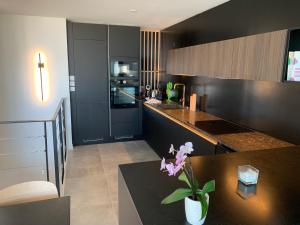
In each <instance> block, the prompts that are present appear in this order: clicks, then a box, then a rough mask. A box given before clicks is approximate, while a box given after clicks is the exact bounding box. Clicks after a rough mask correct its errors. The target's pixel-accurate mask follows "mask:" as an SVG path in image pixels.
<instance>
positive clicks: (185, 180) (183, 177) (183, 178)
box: [178, 172, 192, 188]
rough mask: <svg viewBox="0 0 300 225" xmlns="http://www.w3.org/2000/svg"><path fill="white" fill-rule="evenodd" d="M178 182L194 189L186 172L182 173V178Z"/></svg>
mask: <svg viewBox="0 0 300 225" xmlns="http://www.w3.org/2000/svg"><path fill="white" fill-rule="evenodd" d="M178 180H180V181H183V182H185V183H186V184H187V185H188V186H189V187H190V188H192V185H191V183H190V181H189V179H188V178H187V176H186V173H185V172H182V173H181V174H180V176H179V177H178Z"/></svg>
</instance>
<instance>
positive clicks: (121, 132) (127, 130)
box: [111, 101, 143, 139]
mask: <svg viewBox="0 0 300 225" xmlns="http://www.w3.org/2000/svg"><path fill="white" fill-rule="evenodd" d="M138 103H139V104H138V107H137V108H124V109H111V121H112V122H111V134H112V136H113V137H114V138H115V139H123V138H128V137H134V136H140V135H142V132H143V131H142V123H143V121H142V110H143V109H142V101H138Z"/></svg>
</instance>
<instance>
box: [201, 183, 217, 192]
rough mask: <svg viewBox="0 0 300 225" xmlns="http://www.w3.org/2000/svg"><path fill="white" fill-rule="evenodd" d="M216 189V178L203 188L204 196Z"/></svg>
mask: <svg viewBox="0 0 300 225" xmlns="http://www.w3.org/2000/svg"><path fill="white" fill-rule="evenodd" d="M215 189H216V181H215V180H211V181H208V182H207V183H206V184H205V185H204V186H203V188H202V193H203V195H202V196H204V195H205V194H206V193H210V192H213V191H215Z"/></svg>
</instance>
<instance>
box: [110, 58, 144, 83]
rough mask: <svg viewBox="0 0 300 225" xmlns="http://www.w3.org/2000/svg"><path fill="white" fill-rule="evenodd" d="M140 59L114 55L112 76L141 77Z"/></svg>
mask: <svg viewBox="0 0 300 225" xmlns="http://www.w3.org/2000/svg"><path fill="white" fill-rule="evenodd" d="M138 75H139V59H136V58H128V57H112V58H111V59H110V76H111V77H112V78H126V79H138V78H139V76H138Z"/></svg>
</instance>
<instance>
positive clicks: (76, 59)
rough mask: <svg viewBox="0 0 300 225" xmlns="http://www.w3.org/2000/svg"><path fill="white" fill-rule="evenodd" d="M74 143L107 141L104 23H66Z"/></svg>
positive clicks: (107, 115) (106, 71)
mask: <svg viewBox="0 0 300 225" xmlns="http://www.w3.org/2000/svg"><path fill="white" fill-rule="evenodd" d="M68 51H69V71H70V76H74V81H75V89H70V91H71V109H72V126H73V143H74V145H81V144H94V143H101V142H103V141H108V140H109V138H110V134H109V98H108V91H109V90H108V69H107V68H108V56H107V26H106V25H95V24H78V23H68Z"/></svg>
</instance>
